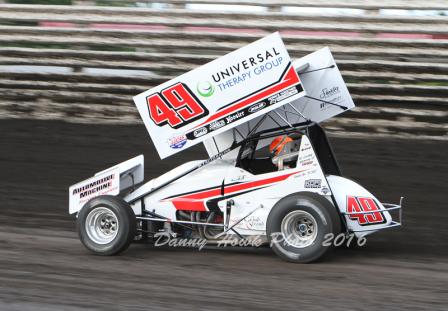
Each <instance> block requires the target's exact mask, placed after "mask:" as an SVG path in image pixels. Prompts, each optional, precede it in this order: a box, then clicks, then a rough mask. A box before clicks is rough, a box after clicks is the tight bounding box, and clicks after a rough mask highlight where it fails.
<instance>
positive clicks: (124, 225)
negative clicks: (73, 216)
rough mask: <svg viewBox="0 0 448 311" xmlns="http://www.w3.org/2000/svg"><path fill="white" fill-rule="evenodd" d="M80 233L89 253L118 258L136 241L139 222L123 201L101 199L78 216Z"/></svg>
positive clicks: (87, 206)
mask: <svg viewBox="0 0 448 311" xmlns="http://www.w3.org/2000/svg"><path fill="white" fill-rule="evenodd" d="M77 229H78V234H79V238H80V240H81V242H82V243H83V244H84V246H85V247H86V248H87V249H89V250H90V251H92V252H93V253H95V254H97V255H106V256H107V255H115V254H118V253H120V252H123V251H124V250H126V249H127V248H128V247H129V244H131V242H132V241H133V239H134V237H135V234H136V218H135V214H134V212H133V211H132V209H131V207H130V206H129V204H128V203H126V202H125V201H124V200H123V199H121V198H118V197H114V196H108V195H104V196H98V197H96V198H93V199H91V200H90V201H89V202H87V203H86V204H85V205H84V207H83V208H82V209H81V211H80V212H79V215H78V220H77Z"/></svg>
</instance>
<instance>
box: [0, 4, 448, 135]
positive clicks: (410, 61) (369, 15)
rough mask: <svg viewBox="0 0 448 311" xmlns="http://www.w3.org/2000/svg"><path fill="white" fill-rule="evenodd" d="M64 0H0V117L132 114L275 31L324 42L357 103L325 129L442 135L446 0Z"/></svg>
mask: <svg viewBox="0 0 448 311" xmlns="http://www.w3.org/2000/svg"><path fill="white" fill-rule="evenodd" d="M72 2H73V4H75V5H63V6H57V5H17V4H8V3H3V4H0V117H1V118H38V119H61V120H66V121H70V122H113V123H128V122H136V121H138V122H139V120H140V119H139V117H138V115H137V111H136V109H135V108H134V104H133V102H132V96H133V95H136V94H138V93H140V92H142V91H144V90H146V89H148V88H149V87H151V86H155V85H157V84H159V83H162V82H163V81H166V80H167V79H170V78H172V77H174V76H177V75H179V74H181V73H184V72H186V71H188V70H190V69H193V68H195V67H197V66H198V65H201V64H204V63H206V62H208V61H210V60H212V59H215V58H216V57H218V56H220V55H224V54H225V53H227V52H230V51H232V50H234V49H237V48H239V47H241V46H243V45H245V44H247V43H250V42H252V41H254V40H256V39H258V38H260V37H262V36H264V35H266V34H268V33H270V32H273V31H280V32H281V34H282V37H283V39H284V41H285V44H286V46H287V48H288V50H289V52H290V55H291V57H293V58H296V57H301V56H303V55H305V54H307V53H310V52H313V51H315V50H317V49H319V48H322V47H324V46H329V47H330V48H331V50H332V52H333V54H334V56H335V58H336V61H337V63H338V66H339V68H340V69H341V71H342V74H343V76H344V79H345V80H346V82H347V84H348V87H349V90H350V92H351V93H352V95H353V98H354V100H355V102H356V104H357V105H358V107H357V108H356V110H355V111H353V112H348V113H346V114H343V115H341V116H340V117H338V118H335V119H333V120H330V121H329V122H328V123H327V124H326V126H327V128H328V129H329V130H330V131H331V132H332V133H334V134H337V133H344V135H347V134H348V133H349V134H350V133H351V134H353V135H366V134H365V133H367V134H368V135H372V136H375V135H376V136H382V135H389V136H390V135H392V136H400V137H407V136H410V137H420V138H430V139H442V140H446V139H447V138H448V135H447V130H448V126H447V122H446V120H447V117H448V112H447V110H448V109H447V100H446V97H447V94H448V57H447V56H448V49H447V47H448V17H447V16H444V15H443V14H446V13H448V4H447V3H446V1H432V0H430V1H425V2H421V1H289V0H287V1H260V0H253V1H236V0H219V1H211V0H210V1H206V0H190V1H180V0H178V1H176V0H164V1H161V0H159V1H157V3H158V4H157V5H154V4H152V3H150V2H148V1H139V2H138V4H139V5H140V6H142V5H144V6H145V7H111V6H106V7H105V6H94V4H96V3H97V2H95V1H72ZM98 3H101V4H114V5H133V4H136V3H137V2H136V1H129V0H126V1H109V2H107V1H101V2H98ZM235 5H237V7H236V8H235ZM244 6H247V7H249V9H248V8H247V7H244ZM391 10H398V11H391ZM435 10H439V11H440V14H442V15H434V12H433V11H435ZM392 13H393V14H394V15H390V14H392ZM403 13H407V14H403ZM429 13H431V14H432V15H430V16H424V15H427V14H429ZM398 14H401V15H398Z"/></svg>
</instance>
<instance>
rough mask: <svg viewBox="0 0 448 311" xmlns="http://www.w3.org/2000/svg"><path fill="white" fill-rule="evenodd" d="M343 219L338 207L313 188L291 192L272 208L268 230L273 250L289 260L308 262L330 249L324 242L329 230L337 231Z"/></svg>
mask: <svg viewBox="0 0 448 311" xmlns="http://www.w3.org/2000/svg"><path fill="white" fill-rule="evenodd" d="M340 230H341V222H340V219H339V215H338V213H337V212H336V208H335V207H334V206H333V205H332V204H331V203H330V202H329V201H328V200H326V199H325V198H324V197H322V196H320V195H318V194H316V193H311V192H302V193H297V194H292V195H289V196H287V197H285V198H283V199H281V200H280V201H279V202H278V203H277V204H276V205H275V206H274V207H273V208H272V210H271V212H270V214H269V217H268V221H267V225H266V234H267V236H268V241H269V243H270V245H271V248H272V250H273V251H274V252H275V253H276V254H277V255H278V256H280V257H281V258H282V259H284V260H286V261H290V262H298V263H307V262H312V261H315V260H317V259H318V258H320V257H322V256H323V255H324V254H325V252H326V251H327V250H328V248H329V246H326V245H325V244H324V243H323V242H324V239H325V238H326V236H327V234H328V233H333V234H337V233H339V232H340Z"/></svg>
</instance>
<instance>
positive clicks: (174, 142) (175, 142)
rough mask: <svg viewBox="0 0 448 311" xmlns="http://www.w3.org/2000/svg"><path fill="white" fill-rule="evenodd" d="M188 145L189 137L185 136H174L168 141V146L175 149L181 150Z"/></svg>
mask: <svg viewBox="0 0 448 311" xmlns="http://www.w3.org/2000/svg"><path fill="white" fill-rule="evenodd" d="M186 143H187V136H185V135H177V136H172V137H171V138H170V139H168V144H169V145H170V147H171V148H173V149H180V148H182V147H183V146H185V144H186Z"/></svg>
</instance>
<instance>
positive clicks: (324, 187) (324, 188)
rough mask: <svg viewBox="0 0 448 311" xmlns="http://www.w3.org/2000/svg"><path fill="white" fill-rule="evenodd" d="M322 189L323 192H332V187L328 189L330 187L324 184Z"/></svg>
mask: <svg viewBox="0 0 448 311" xmlns="http://www.w3.org/2000/svg"><path fill="white" fill-rule="evenodd" d="M320 191H322V193H323V194H327V193H330V189H328V187H326V186H323V187H322V189H320Z"/></svg>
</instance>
